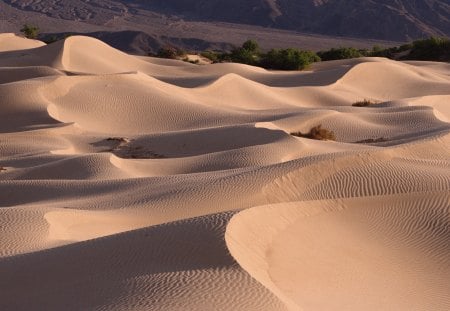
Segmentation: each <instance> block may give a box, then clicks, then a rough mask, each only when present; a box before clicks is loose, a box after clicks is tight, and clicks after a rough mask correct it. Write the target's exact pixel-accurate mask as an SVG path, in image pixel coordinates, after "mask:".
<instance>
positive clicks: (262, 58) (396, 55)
mask: <svg viewBox="0 0 450 311" xmlns="http://www.w3.org/2000/svg"><path fill="white" fill-rule="evenodd" d="M21 32H23V33H24V35H25V36H26V37H27V38H36V37H37V35H38V33H39V28H38V27H36V26H32V25H24V27H23V28H22V29H21ZM56 40H57V39H56V38H54V39H53V38H52V40H49V41H51V42H53V41H56ZM51 42H48V43H51ZM186 54H187V53H186V51H183V50H181V49H179V48H176V47H171V46H169V47H164V48H161V49H160V50H159V51H158V53H157V54H155V55H151V56H157V57H161V58H173V59H183V58H185V59H186V60H188V59H187V58H186ZM201 55H202V56H203V57H206V58H208V59H210V60H211V61H212V62H235V63H242V64H248V65H254V66H260V67H263V68H266V69H279V70H301V69H304V68H306V67H308V65H310V64H312V63H314V62H319V61H328V60H338V59H349V58H357V57H364V56H372V57H373V56H377V57H387V58H391V59H397V60H428V61H444V62H448V61H450V39H449V38H438V37H431V38H428V39H423V40H416V41H414V42H412V43H408V44H403V45H401V46H397V47H390V48H381V47H379V46H374V47H373V48H372V49H371V50H368V49H356V48H353V47H340V48H332V49H330V50H326V51H320V52H317V53H315V52H313V51H307V50H301V49H296V48H287V49H272V50H270V51H268V52H267V53H264V52H262V51H261V49H260V47H259V45H258V43H257V42H256V41H255V40H247V41H246V42H244V43H243V44H242V46H241V47H237V48H234V49H233V50H231V51H230V52H220V51H204V52H202V53H201Z"/></svg>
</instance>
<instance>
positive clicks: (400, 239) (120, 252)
mask: <svg viewBox="0 0 450 311" xmlns="http://www.w3.org/2000/svg"><path fill="white" fill-rule="evenodd" d="M0 42H1V46H2V51H0V116H1V117H2V120H1V122H0V142H1V143H0V276H1V277H0V309H1V310H243V311H244V310H255V311H256V310H436V311H443V310H448V309H449V308H450V294H449V293H450V286H449V284H448V279H449V278H450V275H449V272H450V269H449V267H450V253H449V249H450V244H449V243H450V238H449V236H450V232H449V228H450V223H449V213H450V210H449V208H450V195H449V193H450V124H449V120H450V110H449V107H450V105H449V103H448V100H449V98H450V67H449V66H448V65H447V64H440V63H429V62H413V63H401V62H395V61H391V60H387V59H383V58H361V59H355V60H345V61H332V62H324V63H320V64H317V65H316V66H315V67H313V68H312V69H311V70H310V71H304V72H277V71H266V70H263V69H261V68H256V67H251V66H246V65H240V64H214V65H205V66H198V65H193V64H188V63H183V62H172V61H171V62H161V61H160V60H153V59H152V58H137V57H134V56H131V55H127V54H124V53H122V52H120V51H117V50H115V49H113V48H111V47H109V46H108V45H106V44H104V43H102V42H100V41H98V40H95V39H92V38H87V37H81V36H73V37H70V38H68V39H66V40H65V41H61V42H56V43H54V44H51V45H45V44H43V43H40V42H36V41H33V40H26V39H23V38H18V37H16V36H14V35H12V34H3V35H0ZM363 99H369V100H372V101H373V102H376V104H373V105H370V106H367V107H354V106H352V104H353V103H354V102H356V101H361V100H363ZM318 125H322V127H323V128H325V129H328V130H331V131H333V132H334V134H335V141H326V140H311V139H308V138H303V137H297V136H293V135H291V134H290V133H291V132H302V133H307V132H308V131H309V130H310V129H311V128H312V127H315V126H318Z"/></svg>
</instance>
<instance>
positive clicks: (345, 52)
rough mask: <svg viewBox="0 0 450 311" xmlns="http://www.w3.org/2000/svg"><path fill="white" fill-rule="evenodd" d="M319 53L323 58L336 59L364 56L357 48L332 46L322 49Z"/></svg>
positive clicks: (325, 59)
mask: <svg viewBox="0 0 450 311" xmlns="http://www.w3.org/2000/svg"><path fill="white" fill-rule="evenodd" d="M317 55H318V56H319V57H320V58H321V59H322V60H323V61H327V60H336V59H349V58H358V57H362V56H364V54H363V53H362V52H361V51H360V50H357V49H355V48H351V47H348V48H344V47H342V48H337V49H336V48H332V49H331V50H328V51H320V52H318V53H317Z"/></svg>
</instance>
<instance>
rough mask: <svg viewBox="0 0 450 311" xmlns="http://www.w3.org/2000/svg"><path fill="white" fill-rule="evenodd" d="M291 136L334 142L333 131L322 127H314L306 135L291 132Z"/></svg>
mask: <svg viewBox="0 0 450 311" xmlns="http://www.w3.org/2000/svg"><path fill="white" fill-rule="evenodd" d="M291 135H293V136H297V137H303V138H309V139H316V140H336V136H335V135H334V132H333V131H330V130H327V129H324V128H322V125H317V126H314V127H313V128H311V129H310V130H309V132H308V133H305V134H303V133H302V132H292V133H291Z"/></svg>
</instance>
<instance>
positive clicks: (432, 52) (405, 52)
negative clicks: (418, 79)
mask: <svg viewBox="0 0 450 311" xmlns="http://www.w3.org/2000/svg"><path fill="white" fill-rule="evenodd" d="M317 55H319V56H320V58H321V59H322V60H323V61H326V60H336V59H347V58H357V57H364V56H370V57H386V58H390V59H396V60H428V61H442V62H448V61H450V39H449V38H439V37H431V38H428V39H422V40H416V41H413V42H412V43H407V44H403V45H400V46H395V47H390V48H381V47H379V46H374V47H373V49H372V50H367V49H355V48H351V47H347V48H338V49H336V48H333V49H331V50H328V51H322V52H318V53H317Z"/></svg>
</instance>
